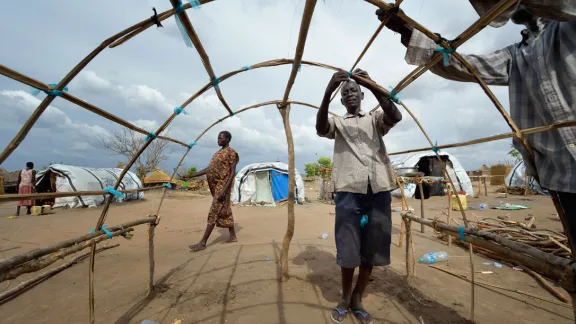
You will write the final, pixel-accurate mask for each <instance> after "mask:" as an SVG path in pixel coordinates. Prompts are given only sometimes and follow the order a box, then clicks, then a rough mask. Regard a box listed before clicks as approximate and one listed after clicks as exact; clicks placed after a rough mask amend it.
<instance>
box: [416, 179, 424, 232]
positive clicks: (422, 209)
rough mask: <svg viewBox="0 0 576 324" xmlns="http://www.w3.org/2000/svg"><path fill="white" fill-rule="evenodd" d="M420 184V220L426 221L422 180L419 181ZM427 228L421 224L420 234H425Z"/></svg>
mask: <svg viewBox="0 0 576 324" xmlns="http://www.w3.org/2000/svg"><path fill="white" fill-rule="evenodd" d="M417 182H418V190H419V191H420V218H422V219H425V217H424V188H422V179H419V180H417ZM425 227H426V226H424V224H420V232H422V233H424V232H425V230H424V228H425Z"/></svg>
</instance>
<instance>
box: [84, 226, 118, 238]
mask: <svg viewBox="0 0 576 324" xmlns="http://www.w3.org/2000/svg"><path fill="white" fill-rule="evenodd" d="M100 229H101V230H103V231H104V233H106V235H107V236H108V238H109V239H111V238H112V236H113V235H112V232H110V231H109V230H108V225H106V224H104V225H102V227H100ZM92 233H96V229H95V228H93V229H92V230H91V231H90V232H88V234H92Z"/></svg>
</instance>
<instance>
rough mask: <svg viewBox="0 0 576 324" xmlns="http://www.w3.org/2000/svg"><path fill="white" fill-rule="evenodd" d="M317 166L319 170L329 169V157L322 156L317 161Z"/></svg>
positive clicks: (330, 164) (330, 165)
mask: <svg viewBox="0 0 576 324" xmlns="http://www.w3.org/2000/svg"><path fill="white" fill-rule="evenodd" d="M318 165H319V166H320V167H321V168H329V169H331V168H332V159H330V158H329V157H325V156H323V157H321V158H319V159H318Z"/></svg>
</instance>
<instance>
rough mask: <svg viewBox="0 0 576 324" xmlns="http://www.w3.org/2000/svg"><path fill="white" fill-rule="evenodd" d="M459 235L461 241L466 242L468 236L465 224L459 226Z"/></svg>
mask: <svg viewBox="0 0 576 324" xmlns="http://www.w3.org/2000/svg"><path fill="white" fill-rule="evenodd" d="M458 235H460V241H462V242H466V238H465V237H464V226H460V227H458Z"/></svg>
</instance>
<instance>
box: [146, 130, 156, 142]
mask: <svg viewBox="0 0 576 324" xmlns="http://www.w3.org/2000/svg"><path fill="white" fill-rule="evenodd" d="M150 139H153V140H155V139H156V134H154V133H153V132H148V136H146V142H148V141H149V140H150Z"/></svg>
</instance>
